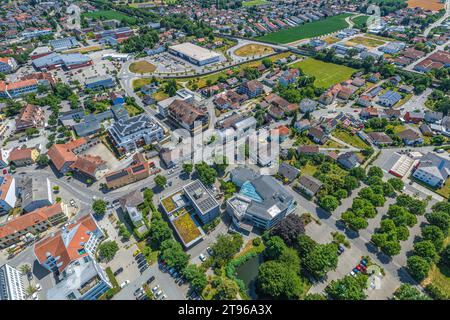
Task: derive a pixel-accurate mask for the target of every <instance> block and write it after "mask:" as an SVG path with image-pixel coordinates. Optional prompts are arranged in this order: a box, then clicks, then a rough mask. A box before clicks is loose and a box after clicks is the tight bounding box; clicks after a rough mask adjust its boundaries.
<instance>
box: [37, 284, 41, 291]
mask: <svg viewBox="0 0 450 320" xmlns="http://www.w3.org/2000/svg"><path fill="white" fill-rule="evenodd" d="M36 290H37V291H41V290H42V287H41V284H40V283H36Z"/></svg>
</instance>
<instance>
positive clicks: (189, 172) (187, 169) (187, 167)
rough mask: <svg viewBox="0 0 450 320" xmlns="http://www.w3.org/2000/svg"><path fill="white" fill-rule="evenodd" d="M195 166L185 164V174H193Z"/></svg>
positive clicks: (188, 163)
mask: <svg viewBox="0 0 450 320" xmlns="http://www.w3.org/2000/svg"><path fill="white" fill-rule="evenodd" d="M193 169H194V166H193V165H192V163H190V162H185V163H183V172H184V173H186V174H191V173H192V170H193Z"/></svg>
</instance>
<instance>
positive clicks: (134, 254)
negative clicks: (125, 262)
mask: <svg viewBox="0 0 450 320" xmlns="http://www.w3.org/2000/svg"><path fill="white" fill-rule="evenodd" d="M140 253H141V251H140V250H139V249H137V250H136V251H135V252H133V257H136V256H137V255H138V254H140Z"/></svg>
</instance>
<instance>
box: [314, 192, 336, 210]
mask: <svg viewBox="0 0 450 320" xmlns="http://www.w3.org/2000/svg"><path fill="white" fill-rule="evenodd" d="M319 206H321V207H322V208H323V209H324V210H326V211H328V212H333V211H334V210H336V208H337V207H338V206H339V201H338V199H336V198H335V197H333V196H330V195H326V196H323V197H321V198H320V199H319Z"/></svg>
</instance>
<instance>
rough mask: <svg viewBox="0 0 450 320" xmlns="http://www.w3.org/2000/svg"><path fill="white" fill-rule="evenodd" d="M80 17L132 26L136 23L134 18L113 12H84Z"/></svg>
mask: <svg viewBox="0 0 450 320" xmlns="http://www.w3.org/2000/svg"><path fill="white" fill-rule="evenodd" d="M82 17H86V18H95V19H100V20H111V19H115V20H119V21H123V22H126V23H131V24H134V23H136V18H134V17H130V16H128V15H126V14H124V13H122V12H118V11H114V10H98V11H93V12H85V13H83V14H82Z"/></svg>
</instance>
